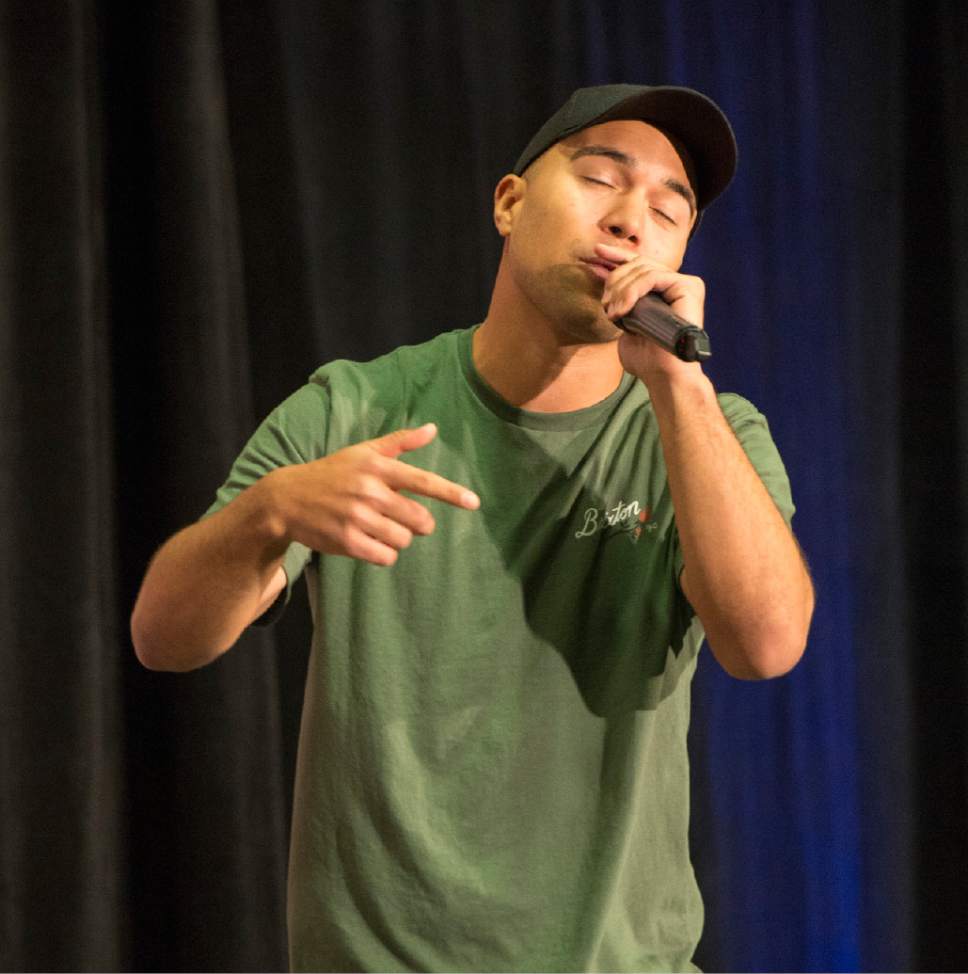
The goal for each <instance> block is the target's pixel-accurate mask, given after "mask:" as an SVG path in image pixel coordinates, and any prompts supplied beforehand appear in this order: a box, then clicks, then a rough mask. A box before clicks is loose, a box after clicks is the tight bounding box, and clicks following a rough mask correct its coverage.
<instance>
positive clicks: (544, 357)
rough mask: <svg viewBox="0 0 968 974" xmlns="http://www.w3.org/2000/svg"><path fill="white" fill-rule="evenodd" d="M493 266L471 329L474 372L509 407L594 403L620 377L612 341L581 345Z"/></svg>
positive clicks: (567, 408)
mask: <svg viewBox="0 0 968 974" xmlns="http://www.w3.org/2000/svg"><path fill="white" fill-rule="evenodd" d="M508 278H509V275H508V274H507V272H506V268H504V267H503V261H502V267H501V268H499V269H498V277H497V281H496V282H495V286H494V294H493V297H492V300H491V306H490V308H489V309H488V313H487V318H485V319H484V323H483V324H482V325H481V327H480V328H478V330H477V331H476V332H475V334H474V345H473V357H474V366H475V368H476V369H477V372H478V374H479V375H480V376H481V378H483V379H484V381H485V382H487V384H488V385H489V386H490V387H491V388H492V389H494V390H495V392H497V393H498V395H500V396H501V398H502V399H505V400H506V401H507V402H509V403H510V404H511V405H512V406H517V407H518V408H520V409H528V410H532V411H534V412H545V413H563V412H571V411H573V410H576V409H584V408H585V407H587V406H594V405H595V404H596V403H599V402H601V401H602V400H603V399H606V398H608V396H610V395H611V394H612V393H613V392H614V391H615V390H616V388H617V387H618V384H619V383H620V382H621V380H622V375H623V371H624V370H623V369H622V364H621V362H620V361H619V357H618V343H617V342H614V341H608V342H596V343H590V344H580V343H577V342H575V341H574V339H569V338H567V337H564V336H562V334H561V329H560V328H557V327H556V325H555V323H554V322H553V321H550V320H549V319H547V318H546V317H545V316H543V315H542V314H540V313H539V312H538V310H537V309H536V308H535V307H534V306H533V305H532V304H530V302H527V301H526V300H524V299H523V298H522V296H521V295H520V293H519V292H517V289H516V288H514V286H513V282H511V281H510V280H508Z"/></svg>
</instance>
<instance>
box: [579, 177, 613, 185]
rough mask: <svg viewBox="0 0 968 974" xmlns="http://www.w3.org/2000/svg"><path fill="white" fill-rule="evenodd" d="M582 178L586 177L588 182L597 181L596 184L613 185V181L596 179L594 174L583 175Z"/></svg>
mask: <svg viewBox="0 0 968 974" xmlns="http://www.w3.org/2000/svg"><path fill="white" fill-rule="evenodd" d="M581 178H582V179H584V180H585V182H586V183H595V185H596V186H611V185H612V184H611V183H609V182H606V181H605V180H604V179H595V177H594V176H582V177H581Z"/></svg>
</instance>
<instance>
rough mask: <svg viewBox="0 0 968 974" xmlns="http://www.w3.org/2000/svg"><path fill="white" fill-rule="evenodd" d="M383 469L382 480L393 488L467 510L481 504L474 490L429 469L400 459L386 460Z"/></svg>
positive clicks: (474, 508)
mask: <svg viewBox="0 0 968 974" xmlns="http://www.w3.org/2000/svg"><path fill="white" fill-rule="evenodd" d="M385 469H386V475H385V477H384V480H385V482H386V484H387V486H388V487H391V488H393V490H408V491H410V492H411V493H413V494H420V495H422V496H423V497H433V498H434V499H435V500H439V501H444V502H445V503H447V504H453V505H454V507H463V508H466V509H467V510H469V511H476V510H477V508H479V507H480V506H481V499H480V497H478V496H477V494H475V493H474V491H472V490H469V489H468V488H467V487H462V486H461V485H460V484H455V483H454V482H453V481H452V480H447V479H446V478H445V477H441V476H440V474H436V473H433V472H432V471H430V470H423V469H421V468H420V467H414V466H412V465H411V464H409V463H404V462H403V461H402V460H387V463H386V468H385Z"/></svg>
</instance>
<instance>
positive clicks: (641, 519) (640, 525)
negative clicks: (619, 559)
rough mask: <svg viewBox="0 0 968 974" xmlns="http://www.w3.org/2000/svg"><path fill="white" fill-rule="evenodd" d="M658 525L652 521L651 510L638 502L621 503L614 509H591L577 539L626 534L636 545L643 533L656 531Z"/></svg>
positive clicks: (577, 533)
mask: <svg viewBox="0 0 968 974" xmlns="http://www.w3.org/2000/svg"><path fill="white" fill-rule="evenodd" d="M655 529H656V524H655V522H654V521H652V511H651V509H650V508H648V507H645V508H642V507H640V506H639V502H638V501H629V502H628V503H627V504H626V503H625V501H621V500H620V501H619V502H618V503H617V504H616V505H615V506H614V507H602V508H598V507H589V508H588V510H586V511H585V520H584V523H583V524H582V526H581V530H579V531H576V532H575V537H576V538H590V537H591V536H592V535H595V534H599V533H604V535H605V536H606V537H614V536H615V535H617V534H624V535H625V536H626V537H627V538H628V539H629V541H631V542H632V544H635V543H636V542H637V541H638V540H639V537H640V536H641V534H642V531H643V530H645V531H650V532H651V531H654V530H655Z"/></svg>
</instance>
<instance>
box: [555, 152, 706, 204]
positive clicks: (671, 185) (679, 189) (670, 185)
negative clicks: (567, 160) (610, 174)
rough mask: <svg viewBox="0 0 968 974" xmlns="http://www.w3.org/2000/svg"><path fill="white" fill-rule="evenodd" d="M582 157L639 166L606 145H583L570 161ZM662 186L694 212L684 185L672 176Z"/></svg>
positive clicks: (688, 192)
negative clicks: (678, 196) (597, 157)
mask: <svg viewBox="0 0 968 974" xmlns="http://www.w3.org/2000/svg"><path fill="white" fill-rule="evenodd" d="M582 156H605V157H606V158H607V159H612V160H613V161H615V162H617V163H619V165H622V166H627V167H628V168H629V169H637V168H638V165H639V163H638V160H637V159H636V158H635V157H634V156H630V155H629V154H628V153H626V152H622V151H620V150H619V149H613V148H612V147H611V146H607V145H583V146H582V147H581V148H579V149H576V150H575V151H574V152H573V153H572V154H571V161H572V162H574V161H575V160H576V159H581V158H582ZM662 185H663V186H665V187H666V189H671V190H672V192H673V193H678V194H679V195H680V196H681V197H682V198H683V199H684V200H685V201H686V202H687V203H688V204H689V209H690V210H691V211H692V212H693V213H695V212H696V196H695V194H694V193H693V191H692V190H691V189H690V188H689V187H688V186H686V184H685V183H682V182H680V181H679V180H678V179H676V178H674V177H673V176H668V177H666V178H665V179H663V180H662Z"/></svg>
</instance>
